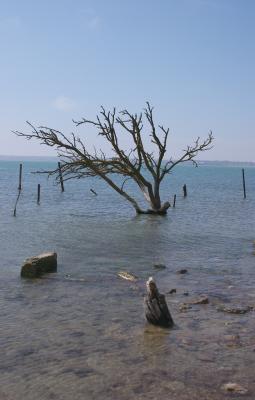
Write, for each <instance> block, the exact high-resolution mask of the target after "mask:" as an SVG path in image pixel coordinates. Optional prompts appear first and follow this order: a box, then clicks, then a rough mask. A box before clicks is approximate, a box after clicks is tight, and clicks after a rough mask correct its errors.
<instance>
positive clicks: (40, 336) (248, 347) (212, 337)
mask: <svg viewBox="0 0 255 400" xmlns="http://www.w3.org/2000/svg"><path fill="white" fill-rule="evenodd" d="M54 166H55V164H54V163H45V162H24V163H23V168H24V176H23V191H22V195H21V197H20V200H19V203H18V207H17V217H16V218H14V217H13V208H14V204H15V200H16V197H17V186H18V167H19V163H18V162H15V161H11V162H8V161H2V162H0V238H1V240H0V256H1V258H0V310H1V320H0V343H1V359H0V361H1V362H0V399H1V400H23V399H24V400H50V399H59V400H84V399H86V400H91V399H95V400H109V399H113V400H130V399H144V400H145V399H146V400H147V399H154V400H155V399H160V400H166V399H171V400H177V399H178V400H186V399H187V400H196V399H203V400H206V399H208V400H212V399H213V400H221V399H225V398H226V397H228V396H229V395H226V393H225V392H224V390H223V389H222V385H224V384H225V383H228V382H234V383H238V384H240V385H242V386H243V387H244V388H246V389H247V390H248V393H247V395H246V396H245V398H247V399H254V398H255V378H254V368H255V334H254V332H255V318H254V315H255V313H254V311H251V312H247V313H246V314H243V315H235V314H229V313H225V312H220V311H218V308H219V307H221V306H224V307H229V308H231V307H237V306H238V307H247V306H253V307H254V306H255V290H254V288H255V255H254V254H253V253H254V252H255V246H254V244H253V242H254V240H255V168H253V167H246V168H245V173H246V187H247V199H246V200H244V199H243V193H242V177H241V166H231V165H228V166H224V165H202V166H200V167H199V168H193V167H191V166H183V167H179V168H178V169H176V171H175V172H174V173H173V174H172V175H171V176H169V177H168V178H167V180H166V181H165V183H164V186H163V188H162V197H163V199H164V200H168V199H170V201H172V199H173V196H174V194H175V193H176V194H177V201H176V208H175V209H173V208H171V209H170V210H169V213H168V215H167V217H153V216H138V217H137V216H136V215H135V214H134V211H133V209H132V207H130V206H129V204H128V203H127V202H125V200H123V199H122V198H121V197H120V196H119V195H118V194H117V193H114V192H113V191H112V190H111V189H110V188H108V187H107V186H106V185H105V184H104V183H102V182H101V181H99V180H80V181H69V182H67V183H66V185H65V188H66V190H65V192H64V193H61V191H60V188H59V187H58V186H56V185H54V181H53V180H52V179H50V180H47V178H46V177H45V176H41V175H40V176H38V175H34V174H31V171H35V170H38V169H41V168H44V169H48V168H51V167H54ZM38 183H40V184H41V204H40V206H38V205H37V204H36V196H37V193H36V192H37V184H38ZM184 183H186V184H187V188H188V197H187V198H186V199H184V198H183V197H182V185H183V184H184ZM90 188H93V189H94V190H95V191H96V192H97V193H98V196H94V195H93V194H92V193H91V192H90ZM127 188H128V186H127ZM130 190H131V192H132V191H133V190H134V188H133V187H132V186H130ZM140 198H141V197H140V195H139V199H140ZM45 251H56V252H57V253H58V272H57V273H56V274H51V275H49V276H46V277H44V278H42V279H37V280H33V281H27V280H24V279H21V278H20V267H21V264H22V262H23V260H24V259H25V258H27V257H29V256H32V255H37V254H39V253H41V252H45ZM158 263H162V264H165V265H166V269H164V270H155V269H154V267H153V266H154V264H158ZM181 268H185V269H187V270H188V273H187V274H185V275H180V274H177V273H176V271H178V270H179V269H181ZM123 270H124V271H129V272H132V273H134V274H135V275H137V276H138V277H139V280H138V283H137V284H133V283H130V282H127V281H124V280H121V279H120V278H118V277H117V273H118V272H119V271H123ZM150 276H154V277H155V279H156V281H157V283H158V286H159V288H160V290H161V292H162V293H165V294H166V299H167V302H168V305H169V308H170V310H171V313H172V316H173V319H174V321H175V328H174V329H172V330H164V329H161V328H157V327H153V326H150V325H148V324H147V323H146V322H145V320H144V311H143V294H144V292H145V287H144V283H145V281H146V280H147V278H148V277H150ZM173 288H175V289H176V291H177V293H176V294H167V293H168V292H169V291H170V290H171V289H173ZM185 292H188V293H189V295H188V296H185V295H184V293H185ZM200 294H205V295H207V296H208V297H209V304H208V305H194V306H192V308H190V309H187V310H186V312H181V311H180V305H181V304H183V303H185V302H188V301H191V300H193V299H194V298H196V297H197V296H199V295H200ZM238 396H239V395H237V396H236V397H235V398H239V397H238Z"/></svg>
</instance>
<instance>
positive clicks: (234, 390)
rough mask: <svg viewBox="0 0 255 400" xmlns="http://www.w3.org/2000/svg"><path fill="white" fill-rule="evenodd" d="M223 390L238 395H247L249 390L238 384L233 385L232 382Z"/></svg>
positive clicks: (224, 386)
mask: <svg viewBox="0 0 255 400" xmlns="http://www.w3.org/2000/svg"><path fill="white" fill-rule="evenodd" d="M222 389H224V390H225V391H226V392H231V393H238V394H246V393H247V392H248V389H246V388H245V387H243V386H241V385H239V384H238V383H232V382H230V383H226V384H225V385H223V386H222Z"/></svg>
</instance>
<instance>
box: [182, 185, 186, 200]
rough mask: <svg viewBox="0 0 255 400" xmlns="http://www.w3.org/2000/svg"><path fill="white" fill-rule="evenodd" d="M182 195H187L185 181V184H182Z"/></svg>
mask: <svg viewBox="0 0 255 400" xmlns="http://www.w3.org/2000/svg"><path fill="white" fill-rule="evenodd" d="M182 189H183V196H184V197H187V186H186V183H185V185H183V188H182Z"/></svg>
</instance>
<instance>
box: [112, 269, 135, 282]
mask: <svg viewBox="0 0 255 400" xmlns="http://www.w3.org/2000/svg"><path fill="white" fill-rule="evenodd" d="M117 275H118V276H119V277H120V278H122V279H126V280H127V281H131V282H135V281H137V279H138V278H137V276H135V275H133V274H131V273H130V272H126V271H120V272H118V274H117Z"/></svg>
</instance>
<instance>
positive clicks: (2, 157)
mask: <svg viewBox="0 0 255 400" xmlns="http://www.w3.org/2000/svg"><path fill="white" fill-rule="evenodd" d="M57 159H59V157H58V156H45V155H35V156H31V155H15V154H14V155H11V154H8V155H5V154H0V161H5V160H6V161H8V160H9V161H30V160H31V161H32V160H37V161H40V160H42V161H46V160H49V161H50V160H52V161H54V160H57ZM165 161H167V159H166V160H165ZM196 161H197V162H198V163H204V162H206V163H237V164H252V165H255V161H243V160H237V161H236V160H227V159H225V160H206V159H203V160H202V159H198V160H196ZM190 162H192V161H190Z"/></svg>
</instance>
